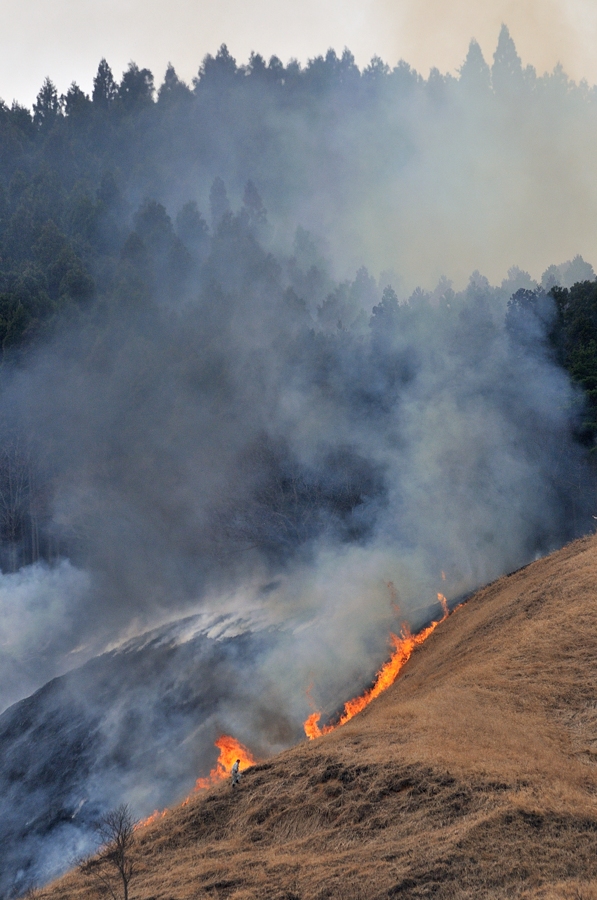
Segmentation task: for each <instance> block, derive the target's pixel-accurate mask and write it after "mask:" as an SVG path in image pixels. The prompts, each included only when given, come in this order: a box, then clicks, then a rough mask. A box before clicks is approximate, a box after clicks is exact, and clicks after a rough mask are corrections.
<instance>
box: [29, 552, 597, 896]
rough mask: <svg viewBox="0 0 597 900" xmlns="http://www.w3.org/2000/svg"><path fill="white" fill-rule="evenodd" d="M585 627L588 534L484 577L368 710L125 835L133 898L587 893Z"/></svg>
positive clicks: (592, 691) (588, 630)
mask: <svg viewBox="0 0 597 900" xmlns="http://www.w3.org/2000/svg"><path fill="white" fill-rule="evenodd" d="M596 624H597V538H595V537H592V538H586V539H584V540H581V541H578V542H576V543H574V544H572V545H570V546H569V547H566V548H564V549H563V550H561V551H559V552H558V553H555V554H553V555H552V556H550V557H548V558H546V559H542V560H539V561H538V562H536V563H533V564H532V565H530V566H528V567H527V568H525V569H523V570H521V571H519V572H516V573H515V574H513V575H511V576H507V577H504V578H502V579H500V580H499V581H497V582H496V583H494V584H492V585H490V586H489V587H487V588H485V589H483V590H481V591H479V592H478V593H477V594H476V595H475V596H474V597H473V598H472V599H471V600H469V602H468V603H467V604H466V605H465V606H464V607H461V608H460V609H459V610H458V611H457V612H455V613H454V614H453V615H452V616H450V618H449V619H448V620H447V621H445V622H444V623H443V624H442V625H441V626H440V627H439V628H438V629H437V630H436V631H435V633H434V634H433V635H431V637H430V638H429V639H428V641H427V642H426V643H425V644H423V645H422V646H421V647H420V648H419V649H418V650H416V651H415V653H414V654H413V657H412V658H411V660H410V661H409V663H408V664H407V666H406V668H405V669H404V671H403V673H402V675H401V676H400V677H399V679H398V681H397V682H396V683H395V684H394V686H393V687H392V688H390V690H388V691H387V692H386V693H385V694H384V695H383V696H382V697H380V698H379V699H378V700H376V701H375V702H374V703H372V704H371V706H370V707H369V708H368V709H367V710H366V711H365V712H364V713H361V714H360V715H359V716H357V717H356V718H355V719H353V720H352V721H351V722H349V723H348V724H347V725H345V726H343V727H342V728H340V729H338V730H337V731H335V732H334V733H332V734H330V735H328V736H326V737H322V738H319V739H318V740H316V741H313V742H311V743H304V744H301V745H300V746H298V747H295V748H294V749H292V750H289V751H287V752H286V753H283V754H282V755H281V756H279V757H277V758H275V759H272V760H270V761H269V762H267V763H265V764H263V765H258V766H255V767H254V768H253V769H251V770H248V771H247V773H246V775H245V776H244V777H243V780H242V782H241V785H240V787H239V788H236V789H234V790H233V789H231V787H230V786H229V785H228V784H221V785H219V786H218V787H215V788H213V789H212V790H211V791H208V792H204V793H202V794H201V795H198V796H197V797H196V798H195V799H193V800H192V801H191V803H190V804H189V805H187V806H186V807H180V808H178V809H176V810H173V811H172V812H171V813H170V814H169V815H168V816H167V817H166V818H164V819H162V820H161V821H159V822H158V823H157V824H155V825H154V826H148V827H147V828H145V829H143V830H141V831H140V832H138V835H139V838H138V845H137V851H136V852H137V855H138V860H137V861H138V867H139V874H138V876H137V878H136V880H135V882H134V883H133V884H132V891H131V896H132V898H133V900H150V898H151V900H187V898H189V900H190V898H213V900H224V898H226V900H228V898H230V900H254V898H255V900H257V898H259V900H261V898H263V900H268V898H271V900H274V898H275V900H316V898H317V900H324V898H330V900H365V898H366V900H374V898H375V900H381V898H394V897H403V898H415V897H426V896H434V897H437V898H452V897H454V898H456V897H458V898H469V897H470V898H473V897H474V898H506V897H508V898H518V897H520V898H544V900H547V898H571V900H572V898H576V900H580V898H585V900H597V627H596ZM40 894H41V896H42V897H43V898H44V900H62V898H65V900H66V898H69V900H78V898H83V897H85V898H87V897H90V896H91V892H90V889H89V887H88V886H86V885H85V884H84V883H83V882H82V881H81V878H80V876H79V875H76V874H74V875H69V876H67V877H66V878H64V879H62V880H61V881H60V882H57V883H55V884H54V885H52V886H51V887H49V888H47V889H46V890H45V891H43V892H40Z"/></svg>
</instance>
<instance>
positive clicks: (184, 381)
mask: <svg viewBox="0 0 597 900" xmlns="http://www.w3.org/2000/svg"><path fill="white" fill-rule="evenodd" d="M301 239H302V240H303V242H304V241H305V237H304V236H302V237H301ZM305 275H306V273H305V272H303V271H302V270H301V268H300V263H299V260H298V259H297V257H294V258H292V259H291V260H287V261H282V262H281V263H278V262H276V261H275V260H274V259H273V257H271V256H268V255H267V254H266V253H265V252H264V251H263V250H261V248H260V246H259V244H258V243H257V241H256V240H255V238H254V236H253V234H252V232H251V230H250V228H249V226H248V225H247V224H246V222H244V220H243V219H242V216H241V217H239V218H230V217H229V218H228V219H226V220H225V221H224V222H223V223H222V224H221V226H220V228H219V231H218V233H217V235H216V236H215V237H214V239H213V243H212V249H211V254H210V257H209V260H208V262H207V263H206V269H205V271H204V274H203V276H202V277H203V284H202V285H201V284H199V285H198V287H197V293H196V294H195V296H193V297H191V298H190V299H185V300H180V301H179V302H178V303H172V302H171V301H168V302H166V301H164V300H162V299H160V297H157V298H156V299H155V300H153V301H149V300H146V301H145V302H144V303H143V304H142V305H139V306H137V307H135V306H134V305H132V306H131V307H130V308H129V309H128V310H127V311H123V309H122V306H117V307H115V308H114V309H110V308H107V309H104V310H103V311H101V312H100V313H98V314H97V315H96V316H94V317H93V318H92V319H91V320H88V321H86V322H85V323H84V324H83V325H75V324H73V323H70V324H69V325H68V326H67V327H66V328H65V329H63V331H62V333H61V334H60V335H59V336H58V337H57V338H56V339H55V340H54V341H53V342H52V343H51V344H50V345H49V346H46V347H45V348H43V349H42V350H40V351H38V352H37V353H36V354H35V356H33V357H32V358H30V359H29V361H28V363H27V365H26V366H25V367H24V368H22V369H21V370H19V371H17V372H15V373H14V374H13V376H12V379H11V381H10V383H8V384H6V386H5V390H4V394H3V409H4V416H5V421H8V420H9V419H10V416H11V415H12V416H13V419H14V421H13V424H12V427H13V428H15V429H17V428H18V429H20V430H21V432H22V433H23V434H25V435H27V440H28V442H29V450H28V454H29V457H30V458H33V459H35V460H37V461H38V466H39V467H40V469H41V470H42V477H43V478H44V479H45V482H46V483H47V485H48V488H47V489H48V490H49V491H51V504H50V508H51V519H52V525H51V528H52V529H53V532H54V534H55V535H56V543H57V545H58V546H62V547H68V548H69V551H68V552H69V554H70V563H66V562H63V563H61V564H60V567H59V568H58V569H48V568H47V567H39V568H34V569H33V570H31V569H29V570H27V569H25V570H22V571H21V572H20V573H18V574H16V575H6V576H4V582H5V584H6V595H7V596H9V597H10V603H11V604H13V605H14V606H18V609H19V614H18V618H17V616H16V615H13V616H12V617H10V618H8V619H6V618H5V619H4V621H5V622H8V625H7V632H6V633H7V636H8V637H7V640H9V641H10V645H11V646H12V647H16V648H19V647H21V646H22V645H26V647H27V650H26V653H22V658H21V659H19V661H18V663H19V666H21V667H26V666H27V663H26V661H25V660H26V658H27V657H28V658H29V659H30V660H32V661H34V666H35V668H36V669H37V677H38V678H39V683H42V682H43V680H45V679H47V677H48V676H49V675H51V674H55V673H59V672H60V671H63V670H64V669H65V668H66V667H69V655H70V656H71V665H72V661H77V660H80V659H81V658H85V656H91V655H93V654H95V653H97V652H98V650H99V649H101V648H102V647H105V646H110V645H111V644H113V643H114V642H116V641H118V640H122V639H124V638H125V637H129V636H132V635H134V634H135V633H141V632H142V631H143V630H146V629H147V628H149V627H151V626H155V625H156V624H159V623H161V622H165V621H171V620H173V619H175V618H176V617H177V616H182V615H185V614H188V613H189V612H195V611H197V610H199V609H200V608H203V607H204V606H209V608H213V609H216V610H217V609H218V607H219V605H221V604H223V603H224V598H227V597H228V598H229V597H230V596H238V597H240V596H242V594H243V591H245V593H246V594H247V595H248V596H249V597H250V598H251V602H254V598H255V597H256V596H259V595H260V591H261V600H260V601H259V603H260V605H261V606H262V607H263V609H264V610H267V611H268V615H269V616H270V617H271V621H272V622H278V623H280V622H282V623H283V622H287V621H288V620H293V621H297V622H299V621H300V622H302V623H303V625H304V626H305V627H304V629H303V630H301V631H299V632H298V635H299V636H297V640H296V646H295V647H294V648H293V653H292V659H293V662H292V663H291V664H290V665H289V664H288V663H287V662H285V663H284V665H282V666H281V669H282V670H283V671H281V672H277V671H276V669H275V665H274V663H273V661H270V662H268V666H269V665H272V666H273V667H274V668H273V670H272V674H273V676H274V678H275V680H276V681H277V682H278V683H279V684H284V689H285V691H286V694H285V696H284V698H283V703H284V704H285V705H286V706H288V708H290V707H293V708H296V709H297V715H299V716H300V715H302V713H303V712H304V707H305V703H306V700H305V698H304V691H305V688H306V687H307V684H308V683H309V682H310V681H313V682H314V685H315V689H314V695H315V696H317V691H318V690H319V689H320V688H319V685H320V683H321V685H322V688H321V689H322V690H323V689H324V687H323V686H327V685H328V684H329V683H330V680H334V679H335V682H336V683H342V684H344V683H345V682H346V681H347V680H350V678H351V677H353V676H355V673H356V676H357V677H356V683H355V684H354V685H352V686H353V688H357V689H358V687H359V684H358V681H359V679H360V680H361V681H362V679H363V677H364V678H366V677H367V676H368V674H370V673H371V671H372V670H373V669H374V667H375V664H376V661H379V660H380V659H381V658H383V655H384V648H385V640H386V639H387V633H388V631H389V629H390V627H392V624H393V626H394V627H398V621H399V620H397V619H396V614H395V611H394V610H393V601H394V597H393V593H392V590H391V589H390V588H389V587H388V585H389V584H390V583H391V584H393V585H394V586H395V589H396V590H397V592H398V596H399V603H400V607H401V610H402V614H403V615H404V616H406V617H408V616H409V614H410V613H411V611H413V610H415V609H416V608H418V607H427V606H428V605H429V604H430V603H432V602H433V601H434V599H435V597H436V593H437V591H438V590H440V589H441V590H442V591H443V592H444V593H447V594H449V595H450V596H452V597H456V596H458V595H460V594H463V593H465V592H466V591H468V590H470V589H472V588H474V587H476V586H477V585H480V584H482V583H484V582H486V581H489V580H490V579H492V578H495V577H497V576H498V575H500V574H501V573H503V572H504V571H508V570H511V569H514V568H515V567H517V566H518V565H521V564H523V563H524V562H526V561H528V560H529V559H530V558H532V557H533V556H534V555H535V554H537V553H544V552H546V551H547V550H549V549H551V548H553V547H555V546H557V545H558V544H560V543H561V542H562V541H564V540H566V539H567V538H569V537H570V536H572V535H573V534H574V533H578V532H579V531H580V530H581V529H582V528H583V527H586V521H587V519H586V515H587V512H588V510H587V508H585V506H584V503H583V491H582V490H581V491H579V490H578V489H577V488H576V485H578V479H579V477H580V478H581V482H582V479H583V477H584V475H583V463H582V457H581V451H580V449H579V448H577V447H576V446H575V444H574V442H573V439H572V437H571V425H572V416H573V411H574V405H575V394H574V392H573V389H572V387H571V386H570V384H569V382H568V380H567V376H566V375H565V373H564V372H563V370H561V369H560V368H559V367H557V366H556V365H555V363H553V362H552V361H551V359H550V356H549V352H548V349H547V347H546V346H545V344H544V342H543V335H542V333H541V330H540V329H539V331H538V333H537V334H536V335H535V336H534V338H533V341H532V342H531V343H530V344H529V343H528V342H527V343H521V342H520V341H519V340H517V339H515V338H514V337H513V336H512V335H511V334H510V333H509V332H508V330H507V329H506V325H505V319H506V303H507V299H508V298H509V296H510V294H511V293H512V292H513V289H514V288H516V287H517V286H518V283H519V282H520V280H521V278H522V280H523V281H524V280H525V278H524V276H523V275H522V273H520V272H517V271H513V273H512V275H511V280H510V281H509V282H508V281H507V282H505V283H504V285H503V286H502V287H501V288H491V287H490V286H489V284H488V283H487V281H486V280H484V279H483V278H481V277H480V276H475V277H474V278H473V279H471V282H470V284H469V287H468V288H467V290H466V291H465V292H463V293H461V294H455V293H454V292H453V291H452V290H451V289H450V288H449V286H447V285H446V283H442V284H440V286H439V287H438V290H437V291H436V293H435V295H425V294H422V293H420V292H419V293H416V294H415V295H414V296H413V297H412V298H411V300H410V301H409V303H407V304H403V305H400V304H399V303H398V302H397V299H396V295H395V293H394V292H393V290H392V289H391V287H386V289H385V290H384V291H383V296H382V292H381V291H380V290H379V288H378V286H377V285H376V283H375V282H374V281H373V279H371V278H370V277H369V276H368V275H367V273H366V271H365V270H361V271H360V272H359V273H358V275H357V277H356V279H355V280H354V281H353V282H352V283H346V284H343V285H339V286H337V287H336V288H335V289H334V290H333V291H331V292H330V293H329V296H328V298H327V300H326V301H325V302H324V303H323V304H321V305H320V306H319V307H317V306H316V305H315V304H312V305H311V307H309V305H308V304H307V302H305V300H304V299H303V298H302V297H299V296H298V295H297V293H296V292H295V290H294V288H293V286H292V284H293V282H294V283H300V282H301V281H304V279H305ZM216 279H217V280H216ZM517 279H518V280H517ZM527 280H528V277H527ZM216 285H217V286H216ZM307 299H309V298H307ZM15 410H16V411H18V412H16V413H15V412H14V411H15ZM11 411H13V412H12V413H11ZM442 571H443V572H444V573H445V574H446V581H445V582H443V581H442V580H441V572H442ZM11 579H13V580H14V582H15V585H16V586H17V587H16V588H15V589H13V590H12V591H11V589H10V586H11V585H12V582H11ZM57 582H58V583H59V584H60V585H61V588H60V590H58V589H57V588H56V586H55V585H56V583H57ZM17 591H18V593H17ZM55 594H57V595H58V597H59V600H56V601H54V600H52V597H53V596H54V595H55ZM39 595H43V597H44V601H43V609H44V611H47V612H45V613H44V615H43V616H42V615H41V614H40V611H39V607H40V601H39ZM7 602H8V601H7ZM226 602H227V604H228V608H230V602H229V601H226ZM232 607H234V603H232ZM29 622H32V623H35V625H30V624H29ZM315 622H316V623H317V625H316V627H314V624H313V623H315ZM307 626H309V627H307ZM315 634H316V635H317V637H316V638H314V637H313V635H315ZM20 635H22V636H20ZM16 653H17V650H15V651H14V654H16ZM14 654H13V655H14ZM41 658H43V659H44V660H45V662H44V665H43V667H41V668H40V667H39V665H40V664H39V660H40V659H41ZM52 665H53V666H54V667H55V672H53V671H52ZM30 668H33V667H30ZM32 678H33V675H32V672H31V671H29V672H28V673H27V676H26V680H24V681H23V693H25V692H26V691H28V690H29V689H30V688H31V686H32ZM325 690H326V691H327V687H326V688H325ZM3 692H4V693H3V697H4V701H5V703H6V702H8V701H10V700H13V699H15V686H14V683H13V681H11V680H9V681H8V682H5V683H4V685H3ZM326 696H327V697H328V699H330V697H329V692H328V694H327V695H326ZM332 699H334V698H333V692H332ZM341 699H342V695H341V694H338V695H337V696H336V697H335V702H336V703H337V702H339V701H340V700H341Z"/></svg>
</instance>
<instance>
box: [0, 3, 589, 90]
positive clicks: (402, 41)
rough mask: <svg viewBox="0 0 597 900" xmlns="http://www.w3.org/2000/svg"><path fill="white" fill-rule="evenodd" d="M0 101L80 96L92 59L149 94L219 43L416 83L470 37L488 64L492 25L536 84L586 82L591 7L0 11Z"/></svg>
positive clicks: (173, 6) (65, 6)
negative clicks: (47, 85) (52, 90)
mask: <svg viewBox="0 0 597 900" xmlns="http://www.w3.org/2000/svg"><path fill="white" fill-rule="evenodd" d="M1 9H2V13H1V17H0V25H1V27H0V97H2V98H3V99H4V100H5V101H7V102H8V103H10V102H11V101H12V100H13V99H14V98H16V99H17V100H19V101H20V102H21V103H25V104H26V105H30V104H31V103H32V102H33V100H34V99H35V96H36V94H37V91H38V90H39V88H40V86H41V83H42V81H43V79H44V78H45V76H46V75H49V76H50V78H52V80H53V81H54V82H55V83H56V85H57V87H58V89H59V92H65V91H66V89H67V88H68V85H69V84H70V82H71V81H73V80H74V81H77V82H78V83H79V84H80V86H81V87H82V88H83V89H84V90H85V91H88V92H89V91H90V90H91V85H92V80H93V76H94V74H95V72H96V70H97V64H98V62H99V60H100V58H101V57H102V56H105V57H106V58H107V60H108V62H109V63H110V65H111V67H112V69H113V71H114V74H115V76H116V77H117V78H119V77H120V75H121V73H122V71H123V70H124V69H125V68H126V66H127V65H128V62H129V61H130V60H131V59H132V60H134V61H135V62H137V63H138V64H139V65H140V66H147V67H148V68H150V69H151V70H152V71H153V73H154V76H155V80H156V83H157V84H159V83H160V82H161V80H162V77H163V73H164V71H165V68H166V64H167V63H168V61H171V62H172V63H173V65H174V66H175V68H176V70H177V71H178V73H179V75H180V76H181V77H183V78H186V79H187V80H190V79H191V78H192V77H193V75H194V74H196V71H197V68H198V66H199V64H200V62H201V59H202V58H203V56H204V55H205V54H206V53H215V52H216V50H217V48H218V47H219V45H220V44H221V43H226V44H227V45H228V47H229V49H230V51H231V52H232V53H233V55H234V56H235V57H236V58H237V60H238V61H239V62H245V61H246V60H247V58H248V56H249V53H250V51H251V50H255V51H257V52H260V53H261V54H262V55H264V56H265V57H266V58H268V57H269V56H270V55H271V54H274V53H275V54H276V55H278V56H279V57H280V58H281V59H282V60H283V61H284V62H287V61H288V60H289V59H290V58H291V57H296V58H297V59H299V60H301V61H303V62H304V61H306V60H307V59H308V58H309V57H311V56H315V55H317V54H320V53H325V51H326V49H327V48H328V47H334V48H335V49H336V51H337V52H338V53H340V52H341V51H342V49H343V48H344V47H345V46H348V47H349V48H350V49H351V50H352V51H353V53H354V54H355V56H356V58H357V62H358V63H359V65H363V64H366V63H367V62H368V60H369V59H370V58H371V56H373V55H374V54H378V55H379V56H381V57H382V58H383V59H385V60H386V61H387V62H389V63H390V64H392V65H394V64H395V63H396V62H397V61H398V59H400V58H403V59H406V60H407V62H409V63H410V64H411V65H413V66H414V67H415V68H416V69H418V70H419V71H420V72H421V73H422V74H424V75H427V73H428V71H429V68H430V67H431V66H437V67H438V68H439V69H440V70H441V71H442V72H453V73H454V72H456V70H457V69H458V67H459V66H460V65H461V64H462V61H463V60H464V57H465V55H466V51H467V47H468V43H469V41H470V39H471V38H472V37H475V38H476V39H477V40H478V41H479V43H480V44H481V47H482V49H483V52H484V54H485V57H486V59H487V60H488V62H491V57H492V55H493V51H494V50H495V45H496V43H497V37H498V33H499V29H500V25H501V23H502V22H505V23H506V24H507V25H508V27H509V28H510V31H511V33H512V36H513V38H514V40H515V42H516V45H517V48H518V52H519V53H520V55H521V56H522V59H523V63H524V64H528V63H530V64H532V65H534V66H535V67H536V68H537V69H538V70H539V72H540V73H542V72H543V71H545V70H546V69H548V70H551V69H552V68H553V66H554V65H555V64H556V63H557V62H558V61H561V62H562V64H563V65H564V68H565V69H566V71H567V72H568V73H569V74H570V75H571V77H573V78H574V79H575V80H580V79H582V78H585V79H587V80H588V81H589V82H590V83H591V84H594V83H596V82H597V53H596V52H595V47H597V0H300V2H297V0H167V2H166V0H51V2H50V0H3V2H2V7H1Z"/></svg>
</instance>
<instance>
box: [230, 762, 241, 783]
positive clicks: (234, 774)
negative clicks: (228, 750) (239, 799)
mask: <svg viewBox="0 0 597 900" xmlns="http://www.w3.org/2000/svg"><path fill="white" fill-rule="evenodd" d="M239 770H240V759H237V760H236V762H235V763H234V765H233V766H232V769H231V770H230V776H231V778H232V787H234V785H235V784H238V782H239V781H240V771H239Z"/></svg>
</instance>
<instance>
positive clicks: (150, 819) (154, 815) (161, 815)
mask: <svg viewBox="0 0 597 900" xmlns="http://www.w3.org/2000/svg"><path fill="white" fill-rule="evenodd" d="M167 812H168V810H167V809H163V810H162V811H161V812H160V811H159V810H157V809H155V810H154V811H153V812H152V814H151V815H150V816H147V818H146V819H141V821H140V822H137V823H136V824H135V826H134V828H133V830H134V831H137V829H138V828H146V827H147V826H148V825H153V823H154V822H157V820H158V819H163V818H164V816H165V815H166V814H167Z"/></svg>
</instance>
